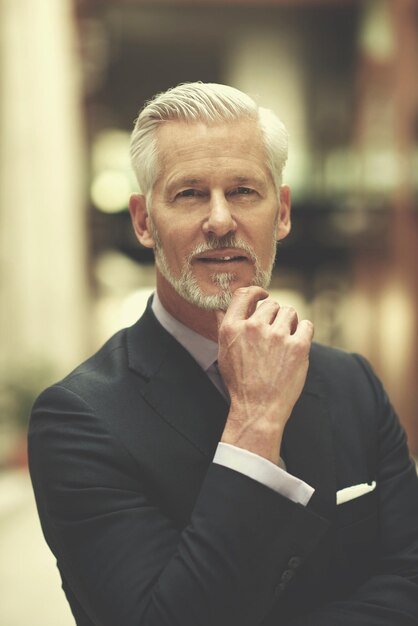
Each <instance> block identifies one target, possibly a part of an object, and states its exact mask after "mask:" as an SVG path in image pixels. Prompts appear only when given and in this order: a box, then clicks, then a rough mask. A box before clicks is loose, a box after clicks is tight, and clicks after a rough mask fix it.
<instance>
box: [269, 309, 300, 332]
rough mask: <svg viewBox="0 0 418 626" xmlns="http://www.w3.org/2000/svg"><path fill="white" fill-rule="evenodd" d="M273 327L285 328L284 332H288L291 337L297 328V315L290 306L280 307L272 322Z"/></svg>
mask: <svg viewBox="0 0 418 626" xmlns="http://www.w3.org/2000/svg"><path fill="white" fill-rule="evenodd" d="M273 326H274V327H276V328H279V327H282V328H285V329H286V331H290V334H291V335H293V334H294V333H295V332H296V329H297V327H298V314H297V313H296V311H295V309H294V308H293V307H291V306H281V307H280V310H279V311H278V312H277V315H276V318H275V320H274V321H273Z"/></svg>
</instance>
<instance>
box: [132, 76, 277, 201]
mask: <svg viewBox="0 0 418 626" xmlns="http://www.w3.org/2000/svg"><path fill="white" fill-rule="evenodd" d="M243 118H244V119H245V118H247V119H252V120H255V121H256V122H257V123H258V126H259V128H260V131H261V135H262V139H263V143H264V147H265V151H266V163H267V166H268V168H269V170H270V172H271V175H272V178H273V182H274V185H275V187H276V191H277V193H278V190H279V187H280V185H281V182H282V171H283V167H284V165H285V163H286V160H287V144H288V135H287V130H286V128H285V126H284V124H283V123H282V122H281V120H280V119H279V118H278V117H277V116H276V115H275V114H274V113H273V111H270V110H269V109H265V108H263V107H259V106H258V105H257V104H256V103H255V102H254V100H253V99H252V98H250V96H248V95H246V94H245V93H243V92H242V91H239V90H238V89H235V88H234V87H229V86H227V85H219V84H216V83H202V82H196V83H183V84H180V85H177V87H173V88H171V89H168V90H167V91H165V92H163V93H159V94H157V95H156V96H155V97H154V98H152V99H151V100H149V101H148V102H146V103H145V106H144V108H143V109H142V110H141V111H140V113H139V116H138V118H137V119H136V121H135V127H134V130H133V132H132V136H131V147H130V153H131V162H132V168H133V170H134V172H135V175H136V178H137V180H138V184H139V188H140V191H141V193H143V194H144V195H145V196H146V199H147V203H148V204H149V203H150V200H151V194H152V189H153V187H154V184H155V182H156V180H157V178H158V173H159V172H158V147H157V128H158V127H159V126H160V124H162V123H163V122H168V121H175V120H180V121H186V122H191V123H193V122H203V123H205V124H208V125H213V124H218V123H222V122H224V123H226V122H233V121H236V120H241V119H243Z"/></svg>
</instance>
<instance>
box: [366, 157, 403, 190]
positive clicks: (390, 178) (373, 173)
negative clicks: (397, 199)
mask: <svg viewBox="0 0 418 626" xmlns="http://www.w3.org/2000/svg"><path fill="white" fill-rule="evenodd" d="M399 168H400V163H399V158H398V156H397V155H396V154H395V152H393V151H392V150H368V151H366V153H365V154H364V156H363V159H362V169H363V172H362V173H363V184H364V187H365V189H366V190H367V191H370V192H375V193H378V192H383V193H385V192H387V191H390V190H392V189H395V187H396V186H397V185H398V184H399V180H400V172H399Z"/></svg>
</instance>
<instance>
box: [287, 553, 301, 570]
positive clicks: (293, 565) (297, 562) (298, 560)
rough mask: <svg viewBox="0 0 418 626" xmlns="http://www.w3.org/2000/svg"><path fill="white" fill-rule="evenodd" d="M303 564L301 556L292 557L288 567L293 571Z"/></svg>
mask: <svg viewBox="0 0 418 626" xmlns="http://www.w3.org/2000/svg"><path fill="white" fill-rule="evenodd" d="M301 563H302V559H301V558H300V556H292V557H291V558H290V559H289V563H288V566H289V567H290V568H291V569H297V568H298V567H299V565H300V564H301Z"/></svg>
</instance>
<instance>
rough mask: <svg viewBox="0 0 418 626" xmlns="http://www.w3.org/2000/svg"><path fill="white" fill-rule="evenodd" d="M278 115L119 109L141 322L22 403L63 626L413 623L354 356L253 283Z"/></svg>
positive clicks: (203, 89)
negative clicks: (137, 255) (146, 279)
mask: <svg viewBox="0 0 418 626" xmlns="http://www.w3.org/2000/svg"><path fill="white" fill-rule="evenodd" d="M286 155H287V138H286V131H285V129H284V127H283V125H282V124H281V122H280V121H279V120H278V119H277V118H276V117H275V116H274V115H273V114H272V113H270V112H269V111H266V110H264V109H260V108H258V107H257V105H256V104H255V103H254V102H253V101H252V100H251V99H250V98H249V97H248V96H246V95H245V94H243V93H241V92H239V91H237V90H235V89H232V88H230V87H226V86H222V85H214V84H206V85H205V84H202V83H191V84H186V85H180V86H178V87H176V88H174V89H172V90H169V91H168V92H166V93H164V94H160V95H159V96H157V97H156V98H155V99H154V100H153V101H151V102H150V103H148V104H147V105H146V106H145V108H144V109H143V111H142V112H141V114H140V115H139V117H138V120H137V122H136V126H135V130H134V132H133V136H132V158H133V166H134V169H135V171H136V174H137V177H138V181H139V185H140V189H141V194H135V195H133V196H132V198H131V201H130V211H131V216H132V222H133V226H134V229H135V232H136V235H137V237H138V239H139V241H140V242H141V244H142V245H144V246H146V247H148V248H152V249H154V252H155V259H156V272H157V289H156V293H155V294H154V297H153V299H152V301H151V302H150V303H149V306H148V309H147V311H146V313H145V314H144V315H143V317H142V318H141V319H140V320H139V321H138V322H137V323H136V324H135V325H134V326H132V327H131V328H129V329H125V330H122V331H121V332H119V333H118V334H116V335H115V336H114V337H113V338H112V339H110V341H109V342H108V343H107V344H106V345H105V346H104V347H103V348H102V349H101V350H100V351H99V352H98V353H97V354H96V355H95V356H93V357H92V358H91V359H89V360H88V361H87V362H86V363H84V364H83V365H81V366H80V367H79V368H77V369H76V370H75V371H74V372H72V373H71V374H70V375H69V376H67V377H66V378H65V379H64V380H63V381H61V382H60V383H58V384H56V385H54V386H52V387H51V388H50V389H48V390H46V391H45V392H44V393H43V394H41V396H40V397H39V398H38V400H37V402H36V403H35V406H34V409H33V414H32V419H31V426H30V435H29V453H30V469H31V475H32V480H33V484H34V489H35V494H36V498H37V504H38V509H39V514H40V518H41V522H42V526H43V530H44V533H45V537H46V539H47V541H48V543H49V545H50V547H51V549H52V551H53V552H54V554H55V555H56V558H57V563H58V567H59V570H60V573H61V576H62V581H63V587H64V590H65V593H66V595H67V598H68V600H69V602H70V605H71V608H72V611H73V613H74V616H75V619H76V622H77V624H78V625H79V626H80V625H81V626H87V625H92V624H94V625H97V626H131V625H132V626H133V625H135V626H139V625H141V626H203V625H204V626H209V625H213V626H215V625H216V626H224V625H225V626H235V625H237V626H247V625H248V626H307V625H310V626H354V625H356V626H357V625H359V624H362V625H363V624H364V625H366V624H367V625H368V626H407V625H408V626H412V625H413V624H418V483H417V476H416V472H415V468H414V466H413V464H412V463H411V461H410V460H409V458H408V453H407V448H406V443H405V437H404V433H403V431H402V429H401V428H400V426H399V423H398V420H397V418H396V417H395V415H394V413H393V410H392V408H391V406H390V404H389V402H388V400H387V397H386V395H385V393H384V391H383V389H382V387H381V385H380V383H379V381H378V380H377V379H376V377H375V376H374V374H373V373H372V371H371V370H370V367H369V366H368V365H367V363H365V362H364V360H363V359H362V358H361V357H359V356H357V355H350V354H345V353H343V352H340V351H337V350H332V349H329V348H324V347H321V346H318V345H311V341H312V334H313V329H312V325H311V323H310V322H308V321H306V320H303V321H299V320H298V318H297V314H296V312H295V311H294V310H293V309H292V308H291V307H287V306H280V305H279V304H278V303H277V302H274V301H273V300H272V299H271V298H269V297H268V293H267V291H266V288H267V287H268V284H269V281H270V276H271V271H272V267H273V263H274V258H275V248H276V241H277V240H280V239H283V238H284V237H285V236H286V235H287V234H288V232H289V230H290V192H289V189H288V187H286V186H285V185H282V181H281V174H282V168H283V165H284V163H285V160H286Z"/></svg>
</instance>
